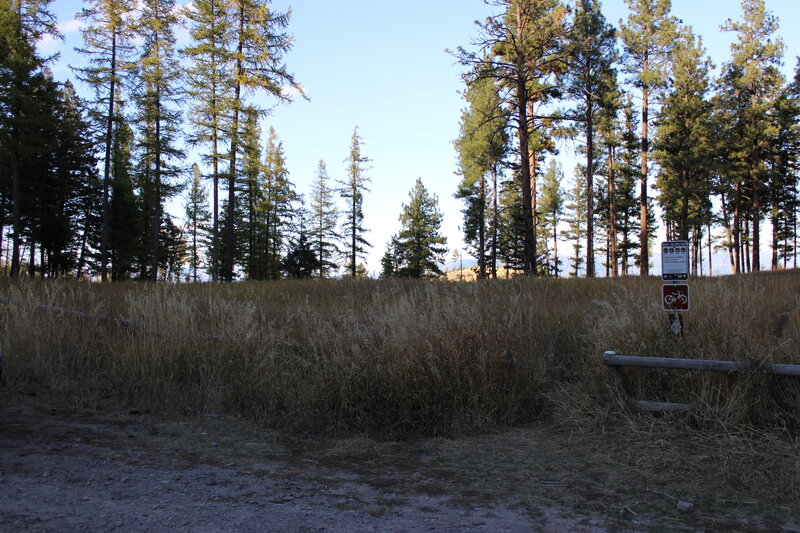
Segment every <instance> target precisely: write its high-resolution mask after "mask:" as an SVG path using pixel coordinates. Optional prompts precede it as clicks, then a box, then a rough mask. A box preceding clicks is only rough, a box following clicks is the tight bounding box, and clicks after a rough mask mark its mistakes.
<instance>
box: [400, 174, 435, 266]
mask: <svg viewBox="0 0 800 533" xmlns="http://www.w3.org/2000/svg"><path fill="white" fill-rule="evenodd" d="M400 224H401V225H402V227H401V229H400V233H398V235H397V239H396V253H397V255H398V256H399V258H400V261H399V263H400V268H399V269H398V272H399V275H401V276H403V277H410V278H421V279H433V278H436V277H438V276H441V275H442V270H441V268H440V267H439V265H441V264H443V263H444V256H445V254H447V238H446V237H444V236H443V235H442V234H441V225H442V213H441V212H440V211H439V201H438V199H437V198H436V195H433V196H431V195H430V194H429V193H428V190H427V189H426V188H425V185H423V184H422V180H421V179H419V178H417V182H416V183H415V185H414V188H412V189H411V192H410V193H409V202H408V203H407V204H403V210H402V213H401V214H400Z"/></svg>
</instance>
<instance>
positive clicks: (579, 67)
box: [567, 0, 617, 278]
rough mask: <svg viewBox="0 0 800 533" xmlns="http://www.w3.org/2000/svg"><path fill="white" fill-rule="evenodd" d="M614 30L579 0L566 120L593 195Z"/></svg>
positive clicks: (589, 247) (590, 253)
mask: <svg viewBox="0 0 800 533" xmlns="http://www.w3.org/2000/svg"><path fill="white" fill-rule="evenodd" d="M615 40H616V35H615V31H614V28H613V27H612V26H611V25H609V24H608V23H606V20H605V17H603V14H602V13H601V12H600V2H599V1H598V0H580V1H579V2H578V3H577V5H576V12H575V16H574V20H573V27H572V31H571V32H570V36H569V43H568V44H567V51H568V56H569V59H568V61H569V63H570V69H569V71H568V73H567V80H568V84H567V93H568V94H569V95H570V96H571V97H572V98H573V99H574V100H575V101H576V103H577V107H576V109H575V110H574V111H573V112H572V113H570V117H571V118H572V119H573V120H575V121H577V123H578V127H579V129H580V130H581V133H582V134H583V138H584V140H585V153H586V179H587V184H586V187H587V190H588V191H594V177H595V173H596V165H595V160H596V158H597V157H598V156H599V155H600V154H599V153H598V151H597V150H596V147H595V135H596V129H597V125H598V124H597V123H598V121H599V120H600V116H599V115H600V114H601V113H602V108H603V107H604V106H608V105H609V104H612V103H613V93H614V92H615V90H616V76H617V73H616V70H615V69H614V68H613V64H614V62H615V61H616V59H617V51H616V46H615ZM586 234H587V242H586V277H589V278H591V277H594V275H595V267H594V195H593V194H590V195H589V196H588V198H587V203H586Z"/></svg>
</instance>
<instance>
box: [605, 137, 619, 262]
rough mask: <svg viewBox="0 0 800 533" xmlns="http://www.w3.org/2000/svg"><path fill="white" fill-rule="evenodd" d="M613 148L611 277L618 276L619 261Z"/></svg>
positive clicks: (610, 162) (611, 150)
mask: <svg viewBox="0 0 800 533" xmlns="http://www.w3.org/2000/svg"><path fill="white" fill-rule="evenodd" d="M614 170H615V169H614V148H613V147H612V146H609V147H608V237H609V248H611V275H612V276H614V277H615V278H616V277H617V276H619V259H618V258H617V255H618V253H617V204H616V194H617V193H616V184H615V183H614V180H615V177H614Z"/></svg>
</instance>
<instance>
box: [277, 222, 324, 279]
mask: <svg viewBox="0 0 800 533" xmlns="http://www.w3.org/2000/svg"><path fill="white" fill-rule="evenodd" d="M308 216H309V213H308V211H307V210H306V209H305V208H301V209H298V210H297V219H298V221H297V231H296V236H295V237H292V238H290V239H289V250H288V252H287V254H286V259H285V260H284V270H285V271H286V276H287V277H289V278H292V279H308V278H311V277H312V276H313V275H314V273H315V272H319V270H320V264H319V259H318V256H317V254H316V253H315V251H314V249H313V246H312V243H311V240H310V239H309V233H308V231H307V227H306V220H307V219H308Z"/></svg>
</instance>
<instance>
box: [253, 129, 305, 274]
mask: <svg viewBox="0 0 800 533" xmlns="http://www.w3.org/2000/svg"><path fill="white" fill-rule="evenodd" d="M261 188H262V196H263V201H262V203H261V205H260V206H259V208H258V211H259V216H260V219H261V222H260V224H261V227H262V228H263V231H264V236H263V239H262V241H261V243H262V244H260V246H263V251H264V256H263V260H262V263H261V267H260V268H261V270H260V271H259V274H258V276H259V277H256V279H279V278H281V277H282V276H283V264H282V260H281V257H282V255H283V253H284V251H285V248H286V247H287V246H288V235H289V230H290V224H291V222H292V219H293V218H294V217H295V208H294V204H295V202H297V201H298V200H300V198H299V197H298V195H297V193H296V192H295V188H294V184H293V183H292V182H291V180H290V179H289V170H288V169H287V168H286V156H285V154H284V151H283V144H282V143H281V142H280V140H279V139H278V134H277V133H276V132H275V130H274V129H273V128H270V130H269V139H268V141H267V149H266V162H265V163H264V176H263V180H262V183H261Z"/></svg>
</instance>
